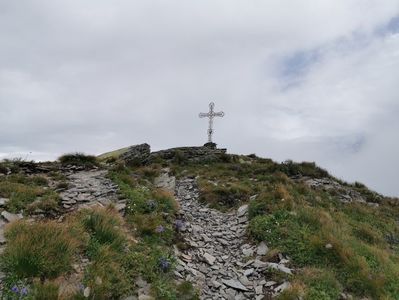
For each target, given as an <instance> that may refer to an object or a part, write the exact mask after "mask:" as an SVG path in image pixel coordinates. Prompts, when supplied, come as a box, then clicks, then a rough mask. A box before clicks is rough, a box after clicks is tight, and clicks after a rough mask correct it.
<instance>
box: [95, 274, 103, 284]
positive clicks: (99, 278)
mask: <svg viewBox="0 0 399 300" xmlns="http://www.w3.org/2000/svg"><path fill="white" fill-rule="evenodd" d="M95 282H96V284H97V285H101V284H103V280H102V279H101V277H99V276H96V281H95Z"/></svg>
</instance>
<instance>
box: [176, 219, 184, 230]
mask: <svg viewBox="0 0 399 300" xmlns="http://www.w3.org/2000/svg"><path fill="white" fill-rule="evenodd" d="M175 226H176V229H177V230H178V231H180V230H182V229H183V227H184V222H183V221H182V220H176V221H175Z"/></svg>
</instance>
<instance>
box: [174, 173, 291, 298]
mask: <svg viewBox="0 0 399 300" xmlns="http://www.w3.org/2000/svg"><path fill="white" fill-rule="evenodd" d="M176 197H177V199H178V201H179V203H180V206H181V213H182V215H183V216H184V219H185V228H183V237H184V239H185V241H186V243H187V244H188V245H190V248H189V249H188V250H184V251H179V252H178V257H179V258H178V266H177V272H176V276H177V277H180V278H182V279H185V280H188V281H191V282H192V283H194V284H195V285H196V286H197V287H198V288H199V289H200V291H201V299H232V300H240V299H257V300H260V299H264V297H265V296H271V295H272V294H275V293H277V292H278V291H281V290H282V289H284V288H286V287H287V286H288V285H289V283H287V282H283V283H281V282H280V283H277V282H274V281H267V280H265V276H264V274H263V272H264V271H265V270H266V269H267V268H277V269H280V270H282V271H285V272H291V270H290V269H288V268H287V267H285V266H284V265H283V263H285V262H288V261H287V260H285V261H282V262H280V263H268V262H263V261H261V258H262V256H263V255H265V254H266V253H267V251H268V248H267V246H266V244H265V243H261V244H259V245H258V246H254V245H250V244H248V243H247V241H246V238H245V232H246V227H247V226H248V219H247V209H248V206H247V205H244V206H242V207H240V208H239V209H238V210H237V211H233V212H230V213H223V212H220V211H218V210H215V209H210V208H208V207H207V206H206V205H204V204H201V203H200V202H199V201H198V197H199V191H198V188H197V186H196V183H195V180H194V179H184V180H181V181H178V182H177V183H176Z"/></svg>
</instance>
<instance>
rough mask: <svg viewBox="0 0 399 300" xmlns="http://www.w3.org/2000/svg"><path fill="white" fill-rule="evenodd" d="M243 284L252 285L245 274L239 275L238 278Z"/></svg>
mask: <svg viewBox="0 0 399 300" xmlns="http://www.w3.org/2000/svg"><path fill="white" fill-rule="evenodd" d="M238 280H239V281H240V282H241V283H242V284H243V285H252V282H251V281H249V280H248V278H247V276H241V277H240V278H239V279H238Z"/></svg>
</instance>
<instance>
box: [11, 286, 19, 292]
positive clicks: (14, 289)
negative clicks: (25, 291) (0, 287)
mask: <svg viewBox="0 0 399 300" xmlns="http://www.w3.org/2000/svg"><path fill="white" fill-rule="evenodd" d="M11 291H12V292H14V293H16V294H18V293H19V288H18V287H17V286H16V285H14V286H13V287H12V288H11Z"/></svg>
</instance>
